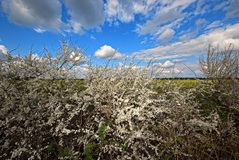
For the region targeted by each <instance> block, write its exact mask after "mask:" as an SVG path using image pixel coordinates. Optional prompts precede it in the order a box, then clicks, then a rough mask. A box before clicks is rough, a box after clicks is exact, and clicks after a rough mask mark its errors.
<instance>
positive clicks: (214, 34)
mask: <svg viewBox="0 0 239 160" xmlns="http://www.w3.org/2000/svg"><path fill="white" fill-rule="evenodd" d="M238 30H239V23H238V24H235V25H229V26H227V27H226V28H225V29H224V28H218V29H215V30H212V31H211V32H210V33H208V34H202V35H200V36H199V37H197V38H195V39H191V40H189V41H186V42H175V43H172V44H169V45H165V46H158V47H155V48H151V49H146V50H141V51H139V52H136V53H134V54H136V58H138V59H144V60H150V59H152V57H154V59H156V60H162V59H170V58H182V57H188V56H195V55H199V54H202V53H203V52H204V51H205V50H206V49H207V47H208V45H209V44H211V45H213V46H217V45H220V47H222V48H224V47H227V46H228V45H229V44H230V43H232V44H234V49H237V50H239V32H238Z"/></svg>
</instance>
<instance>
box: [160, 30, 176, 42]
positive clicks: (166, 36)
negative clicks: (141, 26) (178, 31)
mask: <svg viewBox="0 0 239 160" xmlns="http://www.w3.org/2000/svg"><path fill="white" fill-rule="evenodd" d="M174 33H175V31H174V30H173V29H171V28H167V29H166V30H165V31H164V32H163V33H162V34H161V35H160V36H159V37H158V40H160V41H161V42H163V43H166V42H168V41H170V39H171V38H172V37H173V35H174Z"/></svg>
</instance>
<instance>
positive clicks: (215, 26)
mask: <svg viewBox="0 0 239 160" xmlns="http://www.w3.org/2000/svg"><path fill="white" fill-rule="evenodd" d="M221 26H223V23H222V22H221V21H219V20H218V21H214V22H212V23H210V24H209V25H208V26H207V27H206V28H205V29H206V30H207V29H215V28H218V27H221Z"/></svg>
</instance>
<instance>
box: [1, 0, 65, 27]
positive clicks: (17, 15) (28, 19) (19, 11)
mask: <svg viewBox="0 0 239 160" xmlns="http://www.w3.org/2000/svg"><path fill="white" fill-rule="evenodd" d="M2 7H3V11H4V12H5V13H6V14H7V15H8V19H9V21H11V22H13V23H15V24H17V25H23V26H28V27H33V28H35V29H36V31H43V29H50V30H52V31H57V30H58V29H59V28H61V27H63V26H65V24H64V23H63V22H62V21H61V3H60V2H59V1H49V0H40V1H32V0H3V1H2ZM39 28H40V29H39Z"/></svg>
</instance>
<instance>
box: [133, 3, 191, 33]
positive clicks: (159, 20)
mask: <svg viewBox="0 0 239 160" xmlns="http://www.w3.org/2000/svg"><path fill="white" fill-rule="evenodd" d="M193 2H194V1H192V0H182V1H178V0H170V1H160V5H159V7H156V10H155V14H154V15H153V16H152V18H151V19H149V20H147V21H146V22H145V23H144V24H138V25H137V29H136V31H137V32H138V33H139V34H141V35H145V34H154V33H156V32H158V30H159V29H160V28H161V27H162V26H164V25H165V24H167V25H168V23H169V24H170V23H174V21H175V20H177V21H178V20H180V21H182V20H183V19H184V17H185V14H184V13H182V12H183V10H184V9H185V8H187V7H188V6H189V5H190V4H191V3H193ZM176 24H178V23H174V26H171V28H173V27H176V26H177V25H176ZM177 27H178V26H177Z"/></svg>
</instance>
